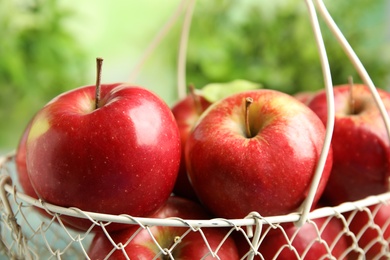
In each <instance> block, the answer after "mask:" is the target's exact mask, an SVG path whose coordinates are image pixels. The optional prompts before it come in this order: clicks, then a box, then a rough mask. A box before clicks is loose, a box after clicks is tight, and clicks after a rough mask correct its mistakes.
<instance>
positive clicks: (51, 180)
mask: <svg viewBox="0 0 390 260" xmlns="http://www.w3.org/2000/svg"><path fill="white" fill-rule="evenodd" d="M180 149H181V148H180V136H179V131H178V127H177V124H176V122H175V119H174V117H173V115H172V112H171V110H170V108H169V107H168V106H167V105H166V104H165V103H164V101H163V100H162V99H161V98H159V97H158V96H157V95H155V94H153V93H152V92H150V91H149V90H147V89H144V88H142V87H137V86H132V85H127V84H120V83H115V84H102V85H101V100H100V104H99V108H98V109H95V86H85V87H81V88H78V89H74V90H71V91H68V92H66V93H64V94H62V95H60V96H58V97H56V98H54V99H53V100H52V101H50V102H49V103H48V104H47V105H46V106H45V107H43V108H42V110H40V111H39V112H38V113H37V115H36V116H35V118H34V120H33V122H32V126H31V130H30V133H29V135H28V139H27V145H26V151H27V159H26V161H27V169H28V174H29V177H30V180H31V183H32V186H33V187H34V189H35V191H36V193H37V195H38V196H39V197H40V198H41V199H42V200H44V201H46V202H49V203H53V204H56V205H59V206H63V207H76V208H79V209H81V210H84V211H93V212H98V213H107V214H114V215H117V214H129V215H132V216H148V215H150V214H152V213H154V212H155V211H156V210H157V209H158V208H160V207H161V206H162V205H163V204H164V202H165V201H166V200H167V198H168V197H169V196H170V193H171V192H172V189H173V186H174V183H175V181H176V177H177V173H178V168H179V163H180V151H181V150H180ZM62 218H63V219H64V220H65V221H67V222H68V223H70V224H71V225H74V226H75V227H77V228H80V229H87V228H89V227H90V226H91V222H90V221H89V220H83V219H81V218H72V217H66V216H62ZM121 226H122V225H120V224H117V225H115V224H114V225H110V226H109V227H108V228H111V229H117V228H121Z"/></svg>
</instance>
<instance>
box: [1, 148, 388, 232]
mask: <svg viewBox="0 0 390 260" xmlns="http://www.w3.org/2000/svg"><path fill="white" fill-rule="evenodd" d="M12 158H14V153H10V155H8V156H0V168H2V167H4V166H5V165H6V164H7V163H14V162H13V160H12ZM0 184H1V186H0V192H1V193H3V192H4V193H6V196H7V199H8V200H9V201H10V200H14V201H15V203H17V204H18V205H21V206H22V207H27V206H32V207H37V208H41V209H43V210H46V211H47V212H48V213H49V214H50V215H53V216H54V215H59V216H61V215H66V216H70V217H78V218H83V219H89V220H91V225H92V223H94V224H95V225H100V226H104V225H106V224H108V223H121V224H132V225H139V226H177V227H191V228H202V227H237V228H238V227H243V226H247V227H248V226H255V225H259V224H263V225H267V224H268V225H276V224H281V223H297V222H298V221H299V220H300V219H301V216H302V213H300V212H299V211H296V212H292V213H290V214H286V215H277V216H266V217H265V216H261V215H260V214H259V213H258V212H249V213H248V215H247V216H245V217H244V218H237V219H226V218H221V217H214V218H210V219H182V218H177V217H172V218H151V217H134V216H130V215H127V214H119V215H114V214H106V213H98V212H92V211H84V210H81V209H79V208H75V207H62V206H58V205H55V204H52V203H48V202H45V201H43V200H42V199H37V198H33V197H31V196H29V195H27V194H25V193H23V192H22V191H21V190H20V189H19V187H17V186H16V185H15V184H13V179H12V177H11V175H10V174H9V173H7V172H6V171H5V172H3V173H1V174H0ZM387 203H390V191H388V192H385V193H382V194H378V195H371V196H369V197H366V198H364V199H361V200H357V201H350V202H344V203H342V204H340V205H338V206H333V207H332V206H324V207H319V208H316V209H314V210H312V211H310V212H309V213H308V218H307V220H306V221H309V220H313V219H317V218H322V217H331V216H333V217H334V216H336V217H340V215H341V214H342V213H346V212H349V211H353V210H363V209H364V208H365V207H369V206H373V205H376V204H387Z"/></svg>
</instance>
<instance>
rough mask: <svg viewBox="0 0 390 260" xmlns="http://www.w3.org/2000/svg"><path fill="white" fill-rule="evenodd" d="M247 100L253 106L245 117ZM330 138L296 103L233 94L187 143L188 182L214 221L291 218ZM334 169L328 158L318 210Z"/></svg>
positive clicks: (267, 95)
mask: <svg viewBox="0 0 390 260" xmlns="http://www.w3.org/2000/svg"><path fill="white" fill-rule="evenodd" d="M248 98H250V99H252V100H253V103H252V104H251V105H250V106H249V107H248V108H247V109H246V104H245V103H246V102H248V101H249V99H248ZM246 100H248V101H246ZM324 136H325V127H324V125H323V124H322V122H321V120H320V119H319V118H318V117H317V116H316V115H315V113H314V112H313V111H311V110H310V109H309V108H308V107H307V106H305V105H304V104H303V103H301V102H300V101H298V100H297V99H295V98H293V97H292V96H290V95H287V94H284V93H281V92H279V91H273V90H264V89H260V90H254V91H245V92H241V93H238V94H234V95H231V96H229V97H227V98H225V99H222V100H220V101H218V102H216V103H214V104H213V105H211V106H210V107H209V109H207V110H206V111H205V112H204V113H203V115H202V116H201V118H200V119H199V121H198V123H197V125H196V126H195V128H194V130H193V131H192V133H191V135H190V136H189V138H188V140H187V143H186V151H185V152H186V162H187V169H188V173H189V176H190V180H191V182H192V185H193V187H194V189H195V191H196V193H197V195H198V197H199V199H200V201H201V202H202V203H203V204H204V205H205V206H206V207H207V208H208V209H209V210H210V211H211V212H213V213H214V214H215V215H216V216H219V217H225V218H243V217H245V216H247V215H248V214H249V213H250V212H251V211H257V212H259V213H260V214H261V215H263V216H270V215H280V214H287V213H290V212H293V211H296V210H297V208H298V207H299V206H300V205H301V204H302V202H303V201H304V199H305V198H306V196H307V193H308V190H309V188H310V185H311V181H312V178H313V175H314V172H315V169H316V167H317V163H318V160H319V157H320V154H321V151H322V148H323V143H324ZM331 163H332V154H331V152H330V153H329V154H328V156H327V162H326V165H325V168H324V171H323V175H322V178H321V181H320V183H319V186H318V190H317V192H316V196H315V200H314V204H315V202H316V201H318V198H319V197H320V196H321V194H322V191H323V189H324V187H325V184H326V181H327V179H328V175H329V173H330V168H331Z"/></svg>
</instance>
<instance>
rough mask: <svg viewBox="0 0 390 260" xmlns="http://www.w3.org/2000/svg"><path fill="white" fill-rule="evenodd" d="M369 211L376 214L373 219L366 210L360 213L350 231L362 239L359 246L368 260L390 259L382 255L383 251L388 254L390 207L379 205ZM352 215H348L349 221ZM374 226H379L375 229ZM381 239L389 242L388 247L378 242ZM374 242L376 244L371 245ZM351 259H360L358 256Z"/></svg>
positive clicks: (369, 208)
mask: <svg viewBox="0 0 390 260" xmlns="http://www.w3.org/2000/svg"><path fill="white" fill-rule="evenodd" d="M368 210H369V211H370V212H371V213H373V212H376V213H375V215H374V216H373V218H372V219H371V218H370V217H369V215H368V213H367V212H366V211H364V210H362V211H358V212H357V213H356V215H354V216H353V219H352V220H351V222H350V224H349V230H350V231H352V232H353V233H354V234H355V235H356V236H357V237H360V238H359V240H358V245H359V247H360V248H362V249H363V250H364V251H365V252H366V255H365V257H366V259H378V260H379V259H383V260H385V259H388V256H387V257H386V256H384V255H382V254H381V250H384V252H386V251H387V252H388V246H389V241H390V225H389V224H390V222H389V220H390V205H389V204H380V205H379V204H378V205H375V206H370V207H368ZM350 214H351V213H348V214H346V218H347V219H348V218H349V216H350ZM374 224H375V225H377V226H376V227H375V228H374ZM377 228H379V229H381V232H382V234H380V233H379V231H378V229H377ZM379 237H381V238H383V239H385V240H386V241H387V246H384V245H382V244H381V243H380V242H379V241H378V238H379ZM374 240H375V241H376V242H375V243H374V244H372V245H371V243H372V242H373V241H374ZM351 259H358V256H357V255H356V256H354V257H353V258H351Z"/></svg>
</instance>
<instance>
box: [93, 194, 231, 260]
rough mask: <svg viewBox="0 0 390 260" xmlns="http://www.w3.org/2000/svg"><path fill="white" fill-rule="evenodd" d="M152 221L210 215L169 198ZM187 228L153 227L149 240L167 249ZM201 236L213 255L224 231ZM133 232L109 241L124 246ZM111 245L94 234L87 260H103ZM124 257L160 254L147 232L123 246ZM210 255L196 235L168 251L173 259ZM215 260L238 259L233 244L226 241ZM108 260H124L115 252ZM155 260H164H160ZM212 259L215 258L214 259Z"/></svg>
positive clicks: (116, 234) (209, 231) (113, 235)
mask: <svg viewBox="0 0 390 260" xmlns="http://www.w3.org/2000/svg"><path fill="white" fill-rule="evenodd" d="M152 217H153V218H159V219H165V218H170V217H178V218H182V219H187V220H188V219H199V220H200V219H210V215H209V214H208V213H207V212H206V211H205V210H204V209H203V208H202V207H201V206H200V205H199V204H198V203H196V202H194V201H192V200H189V199H186V198H180V197H176V196H172V197H170V198H169V199H168V201H167V203H166V204H165V205H164V206H163V207H162V208H161V209H160V210H159V211H158V212H156V213H155V214H154V215H153V216H152ZM187 230H188V228H183V227H169V226H165V227H163V226H154V227H151V228H150V231H151V232H152V234H153V236H154V237H155V238H156V240H157V241H158V243H159V244H160V246H161V247H162V248H170V247H171V246H172V244H173V243H174V239H175V237H177V236H179V237H180V236H182V235H183V234H184V233H185V232H186V231H187ZM202 231H203V232H204V235H205V236H206V237H207V241H208V243H209V245H210V247H211V248H212V250H213V251H215V250H216V248H217V247H218V246H219V244H220V243H221V242H222V241H223V239H224V237H225V235H226V233H227V232H226V231H225V229H223V228H202ZM134 232H135V230H134V228H129V229H126V230H121V231H118V232H114V233H111V234H110V236H111V238H112V239H113V240H114V241H115V243H119V242H122V243H123V244H125V243H126V242H127V241H128V240H129V239H130V238H131V237H132V236H133V234H134ZM112 249H113V245H112V244H111V243H110V242H109V240H108V239H107V237H106V235H105V234H104V233H97V234H96V235H95V237H94V239H93V241H92V244H91V247H90V248H89V251H88V256H89V257H90V258H91V259H96V260H97V259H105V258H104V257H105V256H106V255H107V254H108V253H109V252H111V251H112ZM125 251H126V254H127V256H128V257H129V258H130V259H145V260H149V259H155V258H154V257H155V256H156V255H157V254H159V253H160V251H159V250H158V248H157V246H156V245H155V244H154V242H153V241H152V238H151V237H150V235H149V233H148V231H147V230H141V231H140V232H139V233H138V234H137V235H136V236H135V237H134V238H133V239H132V240H131V241H130V242H129V244H128V245H127V246H126V248H125ZM209 252H210V251H209V249H208V248H207V245H206V244H205V242H204V240H203V238H202V236H201V234H200V232H191V233H189V234H187V235H186V236H184V237H183V238H182V241H181V243H179V244H178V245H177V246H176V247H175V249H174V250H173V251H172V255H173V257H174V259H177V260H180V259H213V258H212V257H211V256H208V257H206V258H202V257H204V256H205V255H206V254H208V253H209ZM218 257H219V259H231V260H234V259H239V257H238V253H237V247H236V244H235V242H234V240H233V239H232V238H231V237H229V238H227V239H226V241H225V242H224V244H223V245H222V247H221V248H220V249H219V250H218ZM109 259H126V258H125V255H124V254H123V252H122V251H120V250H116V251H115V252H113V254H112V255H111V257H110V258H109ZM157 259H165V258H163V257H162V256H160V257H159V258H157ZM214 259H216V258H214Z"/></svg>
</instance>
